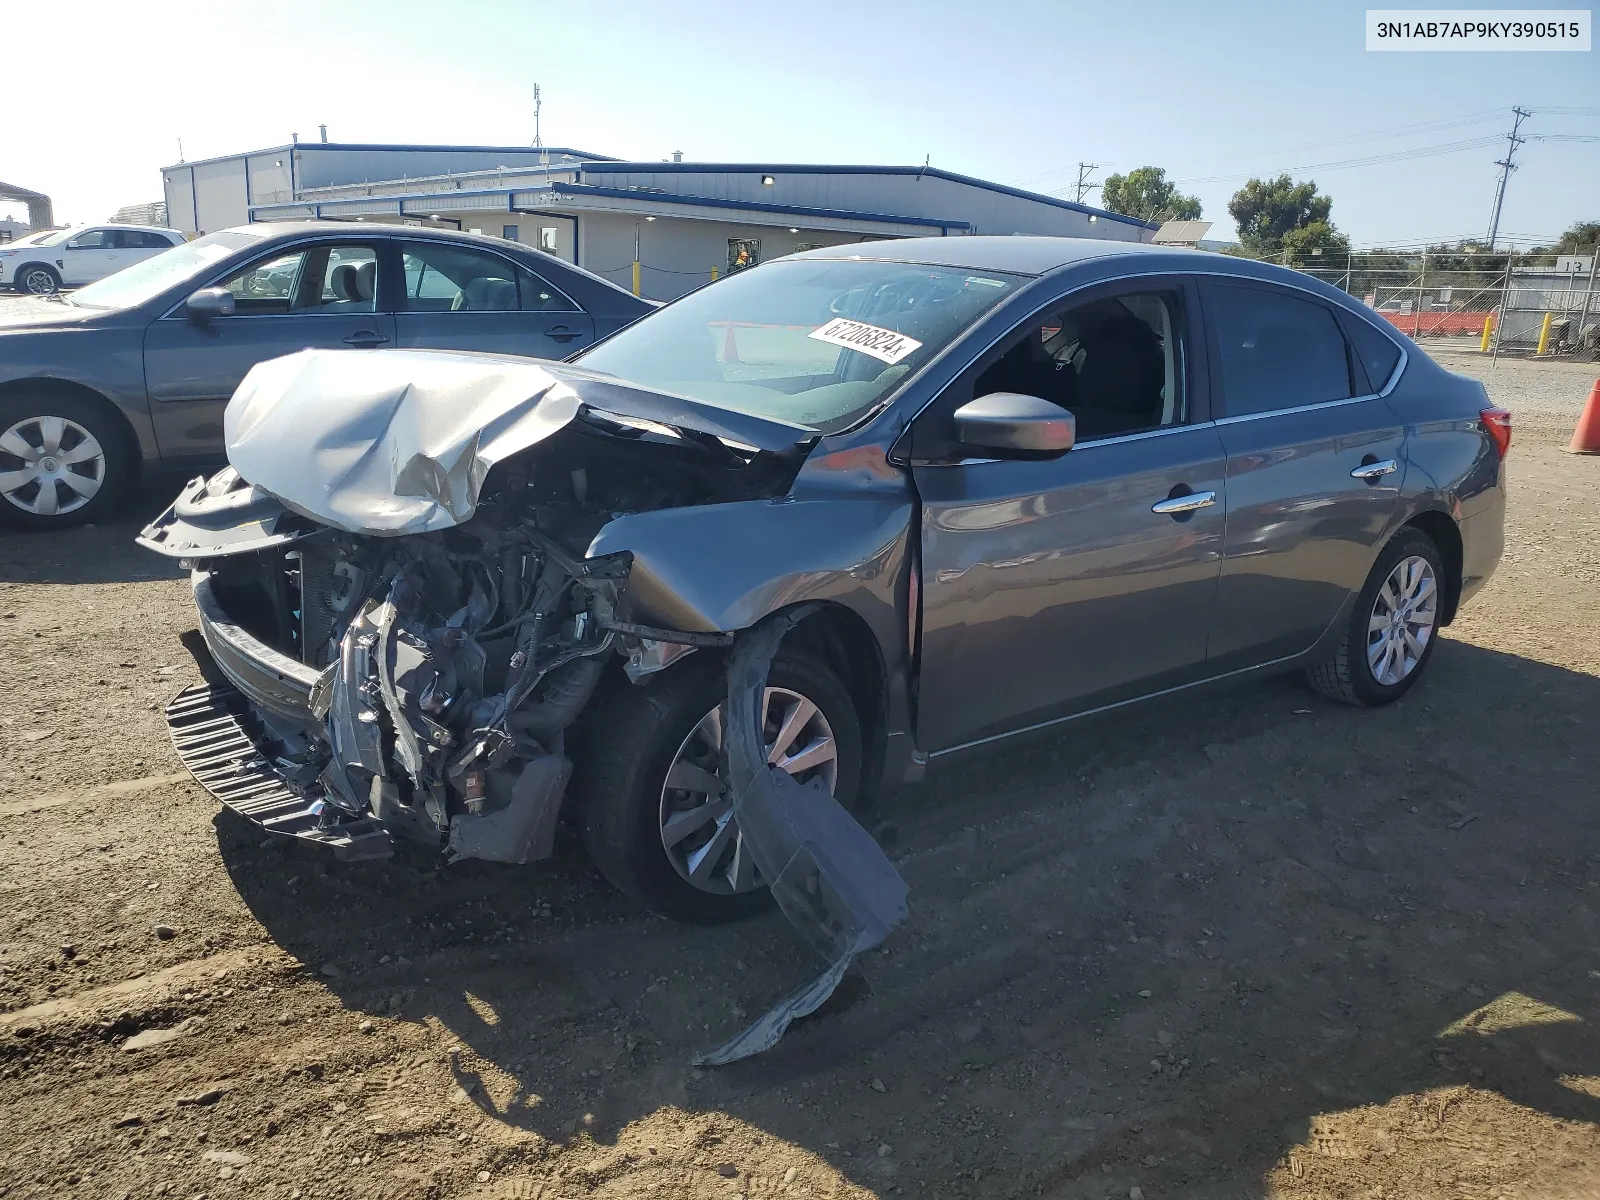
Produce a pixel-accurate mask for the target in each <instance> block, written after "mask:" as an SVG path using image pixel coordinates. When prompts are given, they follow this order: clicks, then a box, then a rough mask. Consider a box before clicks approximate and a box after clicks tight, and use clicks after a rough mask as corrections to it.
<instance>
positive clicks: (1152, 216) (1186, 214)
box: [1100, 167, 1200, 221]
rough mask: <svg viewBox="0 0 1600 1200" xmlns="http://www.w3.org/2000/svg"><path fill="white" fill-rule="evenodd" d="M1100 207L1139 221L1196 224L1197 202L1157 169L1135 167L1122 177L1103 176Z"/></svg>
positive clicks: (1198, 213) (1198, 209) (1198, 203)
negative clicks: (1194, 222) (1104, 178)
mask: <svg viewBox="0 0 1600 1200" xmlns="http://www.w3.org/2000/svg"><path fill="white" fill-rule="evenodd" d="M1100 203H1102V204H1104V205H1105V206H1106V208H1108V209H1110V210H1111V211H1112V212H1114V213H1121V214H1122V215H1123V216H1125V217H1138V218H1139V219H1140V220H1141V221H1198V220H1199V219H1200V201H1199V200H1198V199H1197V198H1196V197H1194V196H1185V195H1184V194H1183V193H1182V192H1180V191H1179V190H1178V186H1177V184H1175V183H1171V182H1169V181H1168V180H1167V173H1166V171H1164V170H1162V168H1160V167H1139V168H1138V169H1136V170H1133V171H1129V172H1128V173H1127V174H1126V175H1107V176H1106V181H1105V183H1104V184H1103V185H1102V186H1101V188H1100Z"/></svg>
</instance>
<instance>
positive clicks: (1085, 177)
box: [1072, 162, 1100, 204]
mask: <svg viewBox="0 0 1600 1200" xmlns="http://www.w3.org/2000/svg"><path fill="white" fill-rule="evenodd" d="M1099 169H1100V164H1099V163H1086V162H1081V163H1079V164H1078V184H1077V189H1076V190H1075V191H1074V192H1073V194H1072V199H1073V201H1074V202H1075V203H1078V204H1082V203H1083V197H1084V196H1085V195H1086V194H1087V193H1089V192H1092V191H1093V190H1094V189H1095V188H1097V187H1099V186H1100V185H1099V184H1098V183H1090V182H1089V176H1090V175H1092V174H1093V173H1094V172H1095V171H1098V170H1099Z"/></svg>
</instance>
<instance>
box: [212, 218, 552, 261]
mask: <svg viewBox="0 0 1600 1200" xmlns="http://www.w3.org/2000/svg"><path fill="white" fill-rule="evenodd" d="M216 232H218V233H249V234H254V235H255V236H256V237H259V238H262V239H267V238H288V237H304V236H305V235H307V234H314V233H331V234H337V235H339V236H341V237H352V236H355V237H360V236H368V235H370V236H378V237H419V236H420V237H436V238H441V239H443V240H445V241H451V242H465V243H468V244H470V245H475V246H488V247H492V248H495V249H498V250H501V251H504V250H505V249H506V248H507V247H515V248H516V249H519V250H527V251H532V252H533V253H536V254H539V253H544V252H543V251H540V250H537V249H536V248H535V247H533V246H529V245H527V244H526V243H524V242H513V241H509V240H508V239H506V238H498V237H491V236H490V235H488V234H486V233H467V232H465V231H464V230H460V229H441V228H439V227H438V226H437V225H396V224H393V223H392V222H389V221H256V222H254V223H252V224H249V225H235V226H234V227H233V228H231V229H222V230H217V231H216ZM546 257H550V256H549V255H546ZM558 261H562V262H565V261H566V260H564V259H561V260H558ZM571 265H572V264H571V263H567V266H569V267H570V266H571Z"/></svg>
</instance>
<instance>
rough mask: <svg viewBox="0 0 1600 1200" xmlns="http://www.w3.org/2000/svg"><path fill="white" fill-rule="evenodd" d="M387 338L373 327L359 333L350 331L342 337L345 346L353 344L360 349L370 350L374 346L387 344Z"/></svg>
mask: <svg viewBox="0 0 1600 1200" xmlns="http://www.w3.org/2000/svg"><path fill="white" fill-rule="evenodd" d="M388 342H389V339H388V338H386V337H384V336H383V335H382V334H381V333H379V332H378V331H377V330H375V329H364V330H362V331H361V332H360V333H352V334H351V335H350V336H349V337H347V338H345V339H344V344H345V345H346V346H355V347H357V348H358V349H361V350H371V349H372V348H373V347H374V346H384V345H387V344H388Z"/></svg>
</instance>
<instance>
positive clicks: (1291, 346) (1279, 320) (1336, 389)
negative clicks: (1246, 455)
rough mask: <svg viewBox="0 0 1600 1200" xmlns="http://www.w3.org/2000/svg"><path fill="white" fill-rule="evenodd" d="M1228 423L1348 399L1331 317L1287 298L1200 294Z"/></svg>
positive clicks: (1229, 290)
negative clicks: (1206, 307)
mask: <svg viewBox="0 0 1600 1200" xmlns="http://www.w3.org/2000/svg"><path fill="white" fill-rule="evenodd" d="M1206 299H1207V303H1208V305H1209V307H1210V310H1211V315H1212V323H1213V325H1214V326H1215V328H1216V331H1217V350H1218V357H1219V360H1220V364H1221V367H1222V394H1223V403H1224V405H1225V407H1226V413H1227V415H1228V416H1230V417H1242V416H1250V415H1253V414H1255V413H1264V412H1272V411H1274V410H1276V409H1280V408H1296V407H1299V406H1300V405H1304V404H1322V403H1325V402H1327V401H1329V400H1344V399H1347V398H1348V397H1350V396H1353V395H1355V391H1354V389H1353V388H1352V386H1351V379H1350V359H1349V354H1348V351H1347V350H1346V347H1345V340H1344V334H1343V333H1341V332H1340V331H1339V323H1338V321H1337V320H1336V319H1335V318H1334V315H1333V311H1332V310H1331V309H1329V308H1327V307H1325V306H1323V305H1321V304H1318V303H1317V302H1316V301H1314V300H1302V299H1300V298H1299V297H1296V296H1292V295H1290V294H1288V293H1287V292H1280V291H1276V290H1271V289H1267V288H1260V287H1248V286H1242V285H1237V284H1227V283H1212V284H1208V286H1207V288H1206Z"/></svg>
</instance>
